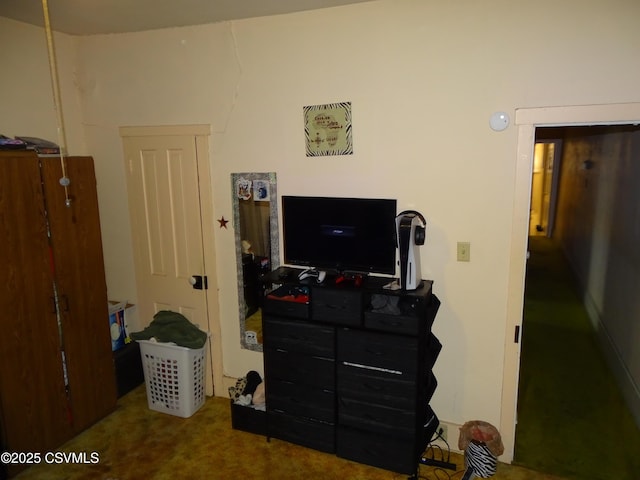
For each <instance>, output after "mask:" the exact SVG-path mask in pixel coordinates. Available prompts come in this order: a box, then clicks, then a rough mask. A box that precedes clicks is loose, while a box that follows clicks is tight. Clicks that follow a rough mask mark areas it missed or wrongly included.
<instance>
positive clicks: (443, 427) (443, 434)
mask: <svg viewBox="0 0 640 480" xmlns="http://www.w3.org/2000/svg"><path fill="white" fill-rule="evenodd" d="M438 433H439V434H440V438H442V439H443V440H445V441H446V440H447V426H446V425H445V424H443V423H441V424H440V425H438Z"/></svg>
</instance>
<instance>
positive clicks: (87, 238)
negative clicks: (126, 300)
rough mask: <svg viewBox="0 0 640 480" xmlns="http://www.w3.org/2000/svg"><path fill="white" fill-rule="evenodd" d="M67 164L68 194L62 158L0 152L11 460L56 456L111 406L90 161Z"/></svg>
mask: <svg viewBox="0 0 640 480" xmlns="http://www.w3.org/2000/svg"><path fill="white" fill-rule="evenodd" d="M65 165H66V177H68V178H69V179H70V180H71V183H70V184H69V186H68V187H67V192H66V194H65V188H64V187H63V186H61V184H60V178H61V177H62V176H63V174H62V165H61V160H60V157H58V156H56V157H52V156H50V157H38V156H37V155H36V154H35V153H34V152H32V151H16V152H0V272H1V273H0V275H1V277H2V285H1V286H0V312H1V313H0V415H1V418H0V425H1V426H2V432H1V433H2V444H3V446H4V448H6V449H7V450H8V451H10V452H46V451H49V450H52V449H55V448H56V447H59V446H60V445H61V444H62V443H64V442H65V441H66V440H68V439H70V438H72V437H73V436H75V435H76V434H77V433H79V432H81V431H82V430H84V429H85V428H87V427H88V426H90V425H91V424H93V423H95V422H96V421H97V420H99V419H100V418H102V417H104V416H106V415H107V414H109V413H110V412H111V411H112V410H113V409H114V408H115V403H116V382H115V374H114V365H113V355H112V352H111V337H110V331H109V313H108V301H107V288H106V283H105V274H104V262H103V257H102V240H101V235H100V221H99V213H98V203H97V194H96V180H95V173H94V167H93V159H92V158H91V157H65ZM67 199H69V200H70V203H69V202H67ZM67 203H69V204H68V205H67ZM18 470H20V468H10V469H9V473H15V472H16V471H18Z"/></svg>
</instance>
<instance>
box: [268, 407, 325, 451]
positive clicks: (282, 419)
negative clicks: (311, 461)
mask: <svg viewBox="0 0 640 480" xmlns="http://www.w3.org/2000/svg"><path fill="white" fill-rule="evenodd" d="M267 425H268V431H269V434H268V436H269V437H274V438H279V439H281V440H285V441H287V442H291V443H295V444H297V445H302V446H303V447H308V448H314V449H316V450H320V451H321V452H327V453H335V451H336V440H335V436H336V432H335V425H333V424H330V423H324V422H316V421H313V420H311V419H307V418H301V417H294V416H291V415H287V414H285V413H282V412H274V411H267Z"/></svg>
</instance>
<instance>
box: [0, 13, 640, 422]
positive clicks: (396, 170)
mask: <svg viewBox="0 0 640 480" xmlns="http://www.w3.org/2000/svg"><path fill="white" fill-rule="evenodd" d="M637 18H640V4H639V3H638V2H636V1H635V0H613V1H609V2H606V3H603V2H601V1H597V0H566V1H564V2H557V1H550V0H540V1H539V2H536V3H527V4H524V3H521V2H511V1H508V0H486V1H484V2H475V1H471V0H464V1H456V2H438V1H435V0H382V1H377V2H370V3H363V4H358V5H353V6H347V7H339V8H333V9H327V10H322V11H316V12H304V13H298V14H292V15H284V16H274V17H265V18H258V19H249V20H243V21H238V22H225V23H219V24H213V25H205V26H198V27H190V28H179V29H167V30H158V31H151V32H145V33H137V34H122V35H104V36H91V37H82V38H78V39H77V42H76V41H72V40H71V39H69V38H68V37H65V36H62V37H63V39H64V40H63V41H62V42H60V43H62V44H63V45H62V47H61V48H63V49H64V52H63V55H61V56H64V57H69V58H73V56H74V55H75V54H77V58H78V63H77V64H75V65H76V67H77V70H78V72H79V74H78V75H77V78H75V77H73V74H72V73H71V71H65V72H63V73H62V76H63V77H64V81H65V84H67V85H69V84H71V83H72V82H77V87H78V90H79V92H80V94H81V97H82V112H81V119H77V118H72V120H71V123H72V125H73V127H74V128H78V129H80V128H82V129H84V140H85V141H86V144H87V150H88V152H89V153H91V154H92V155H93V156H94V157H95V159H96V162H97V175H98V181H99V188H100V190H99V194H100V201H101V205H100V207H101V216H102V222H103V238H104V243H105V261H106V263H107V283H108V287H109V293H110V296H112V297H113V298H116V297H118V298H128V299H130V300H133V301H135V287H134V283H133V267H132V264H131V247H130V238H129V237H130V235H129V232H128V224H127V222H128V220H127V208H126V198H125V197H124V191H125V190H124V183H125V181H124V167H123V165H122V164H123V161H122V150H121V144H120V139H119V137H118V127H120V126H122V125H158V124H181V123H189V124H194V123H208V124H211V125H212V130H213V131H214V134H213V136H212V141H211V152H210V153H211V158H212V162H213V174H212V184H213V189H214V202H215V205H214V215H215V217H216V218H220V217H221V216H224V217H225V218H230V217H231V213H232V212H231V191H230V181H229V174H230V173H232V172H240V171H261V172H264V171H275V172H277V175H278V193H279V194H281V195H285V194H297V193H305V194H323V195H351V196H381V197H394V198H397V199H398V206H399V208H401V209H405V208H414V209H417V210H420V211H421V212H422V213H423V214H424V216H425V217H426V218H427V223H428V226H427V242H426V245H425V246H424V247H423V250H422V262H423V265H422V272H423V276H424V277H426V278H430V279H433V280H434V281H435V286H434V290H435V293H436V294H437V295H438V296H439V297H440V299H441V300H442V308H441V310H440V313H439V315H438V317H437V319H436V322H435V325H434V331H435V333H436V335H437V336H438V337H439V338H440V340H441V341H442V344H443V351H442V353H441V355H440V357H439V359H438V362H437V364H436V367H435V373H436V376H437V377H438V382H439V386H438V389H437V391H436V393H435V396H434V399H433V402H432V405H433V407H434V409H435V411H436V412H437V414H438V416H439V417H440V418H441V419H442V420H445V421H449V422H453V423H458V424H461V423H464V422H465V421H467V420H471V419H482V420H486V421H488V422H491V423H493V424H495V425H499V422H500V415H501V393H502V379H503V368H504V360H503V358H504V348H505V338H506V337H505V325H506V308H507V307H506V304H507V283H508V276H509V274H508V270H509V254H510V249H511V221H512V209H513V201H514V176H515V164H516V162H515V157H516V146H517V131H516V128H514V127H511V128H509V129H507V130H506V131H504V132H500V133H496V132H493V131H492V130H490V129H489V126H488V118H489V116H490V115H491V113H493V112H494V111H497V110H504V111H506V112H508V113H509V114H511V115H512V117H513V114H514V112H515V109H517V108H522V107H537V106H553V105H581V104H601V103H625V102H632V101H636V102H637V101H638V100H639V94H638V89H637V85H638V84H640V63H639V62H638V61H637V58H638V54H639V53H640V52H639V50H638V45H639V44H640V29H638V28H637V25H636V20H637ZM7 26H8V27H9V28H11V29H13V30H17V33H18V34H19V38H20V41H22V40H23V39H24V42H25V44H28V46H29V48H31V49H33V50H39V46H38V45H37V42H34V40H33V36H34V35H39V34H40V33H41V32H38V31H35V30H37V29H35V30H34V29H33V28H32V27H22V26H19V25H18V26H16V25H15V23H14V22H10V21H6V20H3V19H0V40H6V39H5V38H3V37H4V36H5V28H6V27H7ZM74 40H75V39H74ZM76 43H77V45H78V50H77V51H74V46H75V44H76ZM3 44H6V43H4V42H3ZM5 53H6V52H5ZM16 61H17V59H16ZM37 61H38V62H42V61H46V60H45V59H43V58H42V56H41V55H37ZM70 70H71V69H70ZM45 71H46V70H45V69H42V71H41V73H40V75H42V76H44V75H45ZM1 81H2V82H3V83H4V85H3V88H2V90H3V92H1V93H0V95H2V97H0V99H4V97H5V96H9V95H8V94H7V93H6V88H7V86H8V88H9V90H11V91H13V90H16V91H18V92H19V94H20V95H22V96H23V97H26V96H27V95H24V94H25V90H27V91H28V92H31V91H32V90H34V91H37V95H40V96H42V97H43V98H45V97H46V95H45V94H44V93H43V92H42V90H43V89H44V88H45V86H44V85H43V82H42V81H41V79H40V78H34V76H33V75H28V74H27V73H26V72H23V71H22V70H21V69H20V68H18V66H17V65H16V67H15V68H14V69H12V71H11V75H10V76H9V78H8V79H7V78H6V77H4V76H3V77H2V80H1ZM47 93H49V92H47ZM71 96H72V95H71ZM29 100H30V99H29V98H25V100H24V103H16V102H10V104H9V106H10V109H11V110H10V111H12V112H13V111H20V110H22V109H24V108H25V107H26V106H28V105H31V107H32V108H34V104H33V103H34V102H30V101H29ZM42 101H44V100H42ZM69 101H71V100H69ZM337 101H350V102H352V109H353V139H354V154H353V155H351V156H343V157H322V158H307V157H306V156H305V149H304V138H303V125H302V107H303V106H305V105H314V104H322V103H331V102H337ZM65 105H66V104H65ZM3 109H4V106H3ZM72 110H74V109H73V108H72ZM44 120H45V119H44V118H42V119H40V118H33V117H32V121H33V126H34V127H33V130H37V131H38V132H43V133H42V135H45V134H46V135H48V136H49V137H51V134H50V133H49V132H50V131H51V129H50V127H48V126H46V125H47V123H48V122H49V121H50V120H51V119H47V122H45V121H44ZM29 125H30V124H29V123H26V124H25V123H24V121H23V122H22V124H21V127H25V126H29ZM11 126H12V120H11V118H10V117H8V116H5V115H3V116H2V118H0V132H2V131H6V132H8V133H13V132H12V131H11ZM68 128H69V127H68ZM16 133H17V132H16ZM78 143H79V142H78ZM81 147H82V145H79V146H78V148H81ZM72 153H75V152H72ZM215 234H216V248H217V254H218V283H219V285H220V306H221V311H220V315H221V321H222V330H223V331H222V333H223V338H224V351H223V355H224V369H225V372H226V373H227V374H228V375H231V376H241V375H244V374H246V372H247V370H249V369H258V370H260V371H261V370H262V363H261V361H262V358H261V355H260V354H258V353H255V352H250V351H246V350H241V349H240V341H239V335H240V334H239V326H238V319H237V307H236V301H237V298H236V297H237V296H236V285H235V284H234V280H235V278H236V275H235V260H234V257H233V251H234V250H233V231H232V230H231V229H228V230H225V229H219V230H218V231H216V232H215ZM457 241H469V242H471V262H469V263H458V262H456V259H455V251H456V248H455V245H456V242H457ZM509 335H512V332H509Z"/></svg>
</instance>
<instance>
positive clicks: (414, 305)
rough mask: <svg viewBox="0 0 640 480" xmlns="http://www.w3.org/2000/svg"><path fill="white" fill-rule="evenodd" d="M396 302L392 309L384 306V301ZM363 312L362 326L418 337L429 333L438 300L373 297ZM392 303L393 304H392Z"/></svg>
mask: <svg viewBox="0 0 640 480" xmlns="http://www.w3.org/2000/svg"><path fill="white" fill-rule="evenodd" d="M385 299H387V300H394V299H395V300H397V302H398V303H397V305H394V306H393V308H391V307H386V306H384V300H385ZM371 303H372V304H373V305H374V306H377V307H378V308H374V306H372V305H371V304H370V305H369V308H367V309H366V310H365V312H364V326H365V327H367V328H371V329H373V330H380V331H384V332H391V333H401V334H406V335H420V334H424V333H426V332H430V331H431V327H432V325H433V321H434V320H435V318H436V313H437V312H438V309H439V308H440V300H438V298H437V297H436V296H435V295H430V296H428V297H426V298H425V297H410V298H400V299H398V297H396V296H393V295H377V296H373V297H372V299H371ZM392 303H393V302H392Z"/></svg>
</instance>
